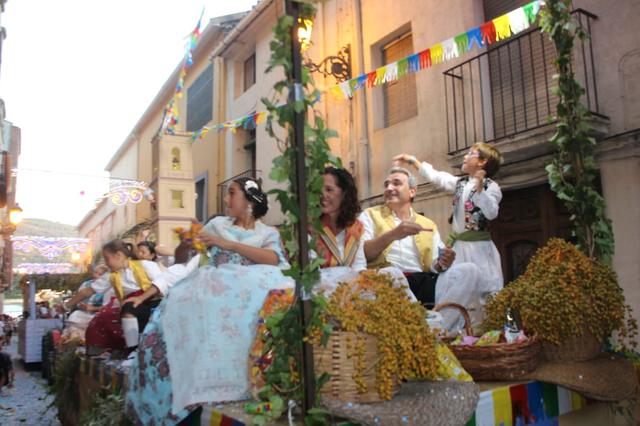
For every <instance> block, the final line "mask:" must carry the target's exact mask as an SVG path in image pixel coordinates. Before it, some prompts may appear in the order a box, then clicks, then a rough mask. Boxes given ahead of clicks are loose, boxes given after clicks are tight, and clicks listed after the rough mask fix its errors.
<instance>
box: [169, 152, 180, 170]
mask: <svg viewBox="0 0 640 426" xmlns="http://www.w3.org/2000/svg"><path fill="white" fill-rule="evenodd" d="M181 168H182V167H181V165H180V148H173V149H172V150H171V170H180V169H181Z"/></svg>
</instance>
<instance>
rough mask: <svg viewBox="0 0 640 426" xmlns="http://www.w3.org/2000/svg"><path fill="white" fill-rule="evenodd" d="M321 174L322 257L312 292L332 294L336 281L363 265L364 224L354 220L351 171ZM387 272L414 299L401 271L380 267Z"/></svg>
mask: <svg viewBox="0 0 640 426" xmlns="http://www.w3.org/2000/svg"><path fill="white" fill-rule="evenodd" d="M322 177H323V179H324V184H323V186H322V198H321V200H320V208H321V211H322V215H321V217H320V220H321V221H322V231H321V232H320V233H319V235H318V240H317V247H318V252H319V255H320V257H321V258H322V259H324V263H323V264H322V265H321V271H320V283H319V284H318V285H316V286H315V287H314V291H315V292H322V293H324V294H325V295H328V294H330V293H332V292H333V291H334V290H335V289H336V287H337V286H338V284H340V283H341V282H345V281H350V280H352V279H354V278H356V276H357V275H358V273H359V272H360V271H362V270H364V269H366V268H367V260H366V257H365V255H364V241H363V240H362V234H363V233H364V227H363V225H362V223H360V221H359V220H358V219H357V217H358V214H359V213H360V202H359V201H358V189H357V187H356V184H355V182H354V180H353V177H352V176H351V174H350V173H349V172H348V171H346V170H345V169H342V168H335V167H327V168H326V169H325V170H324V172H323V174H322ZM380 272H384V273H387V274H390V275H391V276H392V277H393V278H394V285H397V286H401V285H403V286H406V287H407V296H408V297H409V298H410V299H411V300H412V301H415V300H416V299H415V296H414V295H413V293H412V292H411V291H410V290H409V284H408V282H407V279H406V278H405V276H404V275H403V274H402V272H401V271H400V270H399V269H397V268H394V267H387V268H382V269H381V270H380Z"/></svg>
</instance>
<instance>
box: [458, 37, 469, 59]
mask: <svg viewBox="0 0 640 426" xmlns="http://www.w3.org/2000/svg"><path fill="white" fill-rule="evenodd" d="M454 40H455V41H456V46H458V53H459V54H463V53H466V52H467V50H469V35H468V34H467V33H462V34H459V35H457V36H455V38H454Z"/></svg>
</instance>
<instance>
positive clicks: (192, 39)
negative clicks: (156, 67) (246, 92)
mask: <svg viewBox="0 0 640 426" xmlns="http://www.w3.org/2000/svg"><path fill="white" fill-rule="evenodd" d="M203 15H204V9H203V10H202V12H201V13H200V18H199V19H198V23H197V24H196V27H195V28H194V29H193V31H191V34H189V41H188V42H187V51H186V52H185V57H184V61H183V62H182V67H181V68H180V74H179V76H178V82H177V83H176V89H175V91H174V93H173V96H172V97H171V100H169V102H168V103H167V106H166V107H165V109H164V112H163V115H162V132H163V133H168V134H175V131H176V125H177V124H178V123H179V122H180V111H179V110H178V100H179V99H180V98H182V92H183V89H184V78H185V77H186V75H187V68H189V67H190V66H191V65H193V51H194V50H195V48H196V45H197V44H198V40H199V39H200V36H201V35H202V33H201V32H200V24H201V23H202V16H203Z"/></svg>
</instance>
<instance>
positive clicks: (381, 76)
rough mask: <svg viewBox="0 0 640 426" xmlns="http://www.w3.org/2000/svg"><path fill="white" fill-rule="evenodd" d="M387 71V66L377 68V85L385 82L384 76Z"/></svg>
mask: <svg viewBox="0 0 640 426" xmlns="http://www.w3.org/2000/svg"><path fill="white" fill-rule="evenodd" d="M386 73H387V67H380V68H378V69H377V70H376V82H375V85H376V86H379V85H381V84H383V83H384V77H385V75H386Z"/></svg>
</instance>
